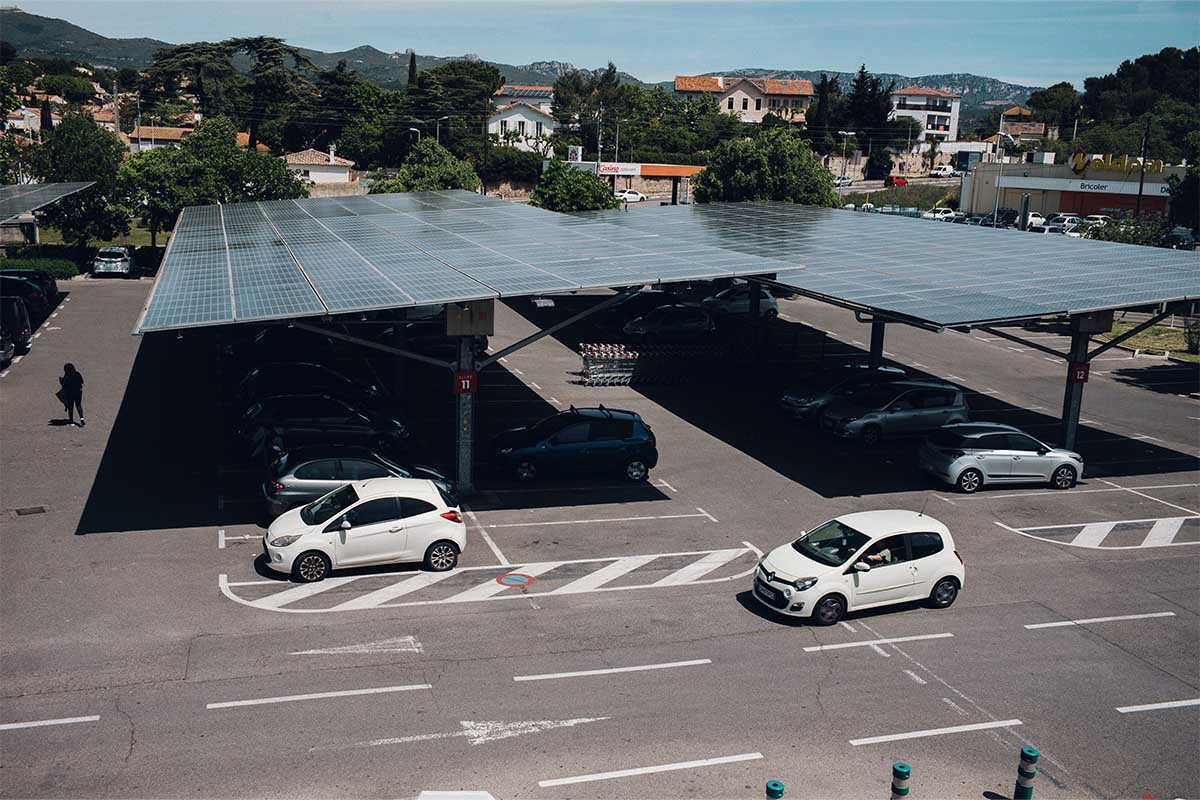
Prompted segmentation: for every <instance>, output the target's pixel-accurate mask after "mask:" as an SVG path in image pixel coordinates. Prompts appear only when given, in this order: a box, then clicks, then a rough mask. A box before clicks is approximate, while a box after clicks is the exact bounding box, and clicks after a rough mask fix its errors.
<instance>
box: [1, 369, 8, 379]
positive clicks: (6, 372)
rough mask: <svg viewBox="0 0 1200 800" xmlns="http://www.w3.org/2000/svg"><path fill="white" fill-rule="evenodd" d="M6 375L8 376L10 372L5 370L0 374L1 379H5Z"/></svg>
mask: <svg viewBox="0 0 1200 800" xmlns="http://www.w3.org/2000/svg"><path fill="white" fill-rule="evenodd" d="M6 375H8V370H4V371H3V372H0V378H3V377H4V376H6Z"/></svg>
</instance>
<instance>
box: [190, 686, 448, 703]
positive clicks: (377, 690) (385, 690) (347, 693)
mask: <svg viewBox="0 0 1200 800" xmlns="http://www.w3.org/2000/svg"><path fill="white" fill-rule="evenodd" d="M432 688H433V686H432V685H431V684H428V683H414V684H410V685H408V686H376V687H374V688H371V689H344V690H342V691H339V692H315V693H313V694H289V695H284V696H282V697H256V698H255V699H253V700H228V701H225V702H221V703H209V704H208V705H206V706H205V708H208V709H214V708H236V707H240V706H262V705H268V704H271V703H294V702H296V701H298V700H325V699H328V698H330V697H358V696H360V695H365V694H390V693H392V692H412V691H416V690H419V689H432Z"/></svg>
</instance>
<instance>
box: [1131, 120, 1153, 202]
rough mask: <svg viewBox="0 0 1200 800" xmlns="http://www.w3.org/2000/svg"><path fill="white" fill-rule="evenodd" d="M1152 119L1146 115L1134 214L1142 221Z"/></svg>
mask: <svg viewBox="0 0 1200 800" xmlns="http://www.w3.org/2000/svg"><path fill="white" fill-rule="evenodd" d="M1151 119H1152V117H1151V116H1150V115H1149V114H1147V115H1146V130H1144V131H1142V169H1141V172H1140V173H1139V174H1138V193H1137V210H1136V211H1135V212H1134V218H1135V219H1136V220H1137V221H1138V222H1141V221H1142V189H1143V188H1145V186H1146V143H1147V140H1148V139H1149V138H1150V120H1151Z"/></svg>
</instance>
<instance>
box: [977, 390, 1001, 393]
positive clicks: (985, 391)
mask: <svg viewBox="0 0 1200 800" xmlns="http://www.w3.org/2000/svg"><path fill="white" fill-rule="evenodd" d="M976 394H1000V390H999V389H984V390H983V391H981V392H976Z"/></svg>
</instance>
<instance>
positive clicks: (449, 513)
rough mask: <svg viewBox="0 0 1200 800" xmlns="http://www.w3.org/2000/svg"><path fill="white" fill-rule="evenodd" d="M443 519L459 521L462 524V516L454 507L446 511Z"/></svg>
mask: <svg viewBox="0 0 1200 800" xmlns="http://www.w3.org/2000/svg"><path fill="white" fill-rule="evenodd" d="M442 519H448V520H450V521H451V522H457V523H458V524H460V525H461V524H462V517H461V516H460V515H459V513H458V512H457V511H455V510H454V509H450V510H449V511H447V512H446V513H444V514H442Z"/></svg>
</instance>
